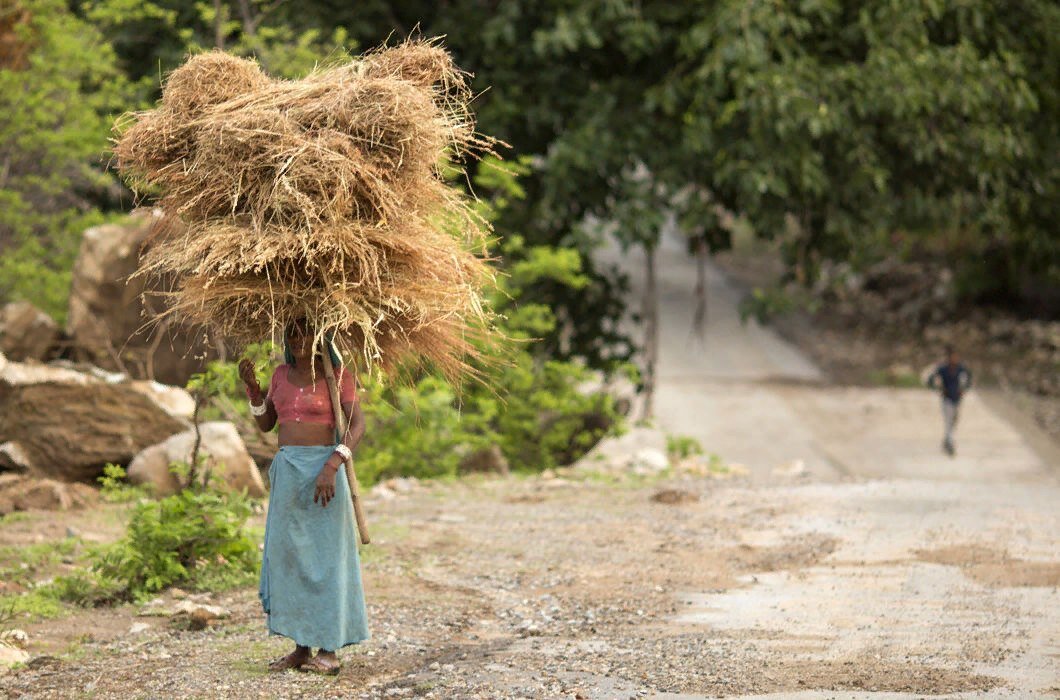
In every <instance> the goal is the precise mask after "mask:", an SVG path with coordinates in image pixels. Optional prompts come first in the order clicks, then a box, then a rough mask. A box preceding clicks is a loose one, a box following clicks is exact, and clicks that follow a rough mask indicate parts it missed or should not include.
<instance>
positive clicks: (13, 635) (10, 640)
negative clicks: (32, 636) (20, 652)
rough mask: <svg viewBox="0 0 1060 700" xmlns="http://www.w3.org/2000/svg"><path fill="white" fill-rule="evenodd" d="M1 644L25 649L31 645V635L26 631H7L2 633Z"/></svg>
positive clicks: (0, 633) (0, 634) (0, 635)
mask: <svg viewBox="0 0 1060 700" xmlns="http://www.w3.org/2000/svg"><path fill="white" fill-rule="evenodd" d="M0 644H6V645H7V646H10V647H15V648H17V649H25V648H26V646H27V645H28V644H29V635H28V634H26V631H25V630H20V629H17V628H15V629H7V630H3V631H2V632H0Z"/></svg>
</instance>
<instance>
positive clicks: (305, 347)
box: [287, 323, 313, 360]
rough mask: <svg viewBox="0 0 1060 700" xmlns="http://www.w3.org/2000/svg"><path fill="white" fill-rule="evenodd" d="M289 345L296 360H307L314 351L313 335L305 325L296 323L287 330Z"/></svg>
mask: <svg viewBox="0 0 1060 700" xmlns="http://www.w3.org/2000/svg"><path fill="white" fill-rule="evenodd" d="M287 347H288V348H290V350H291V354H292V355H294V358H295V360H305V359H308V358H309V356H310V355H311V354H312V352H313V336H312V335H310V334H309V333H307V332H306V329H305V326H304V325H302V324H300V323H296V324H294V325H293V326H291V328H290V330H288V331H287Z"/></svg>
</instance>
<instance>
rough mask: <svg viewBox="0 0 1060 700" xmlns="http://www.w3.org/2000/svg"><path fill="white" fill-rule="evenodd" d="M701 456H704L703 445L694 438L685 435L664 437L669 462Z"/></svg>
mask: <svg viewBox="0 0 1060 700" xmlns="http://www.w3.org/2000/svg"><path fill="white" fill-rule="evenodd" d="M701 454H704V451H703V445H702V444H700V442H699V440H696V439H695V438H694V437H689V436H687V435H667V436H666V456H667V457H669V458H670V461H671V462H677V461H680V460H682V459H688V458H689V457H692V456H695V455H701Z"/></svg>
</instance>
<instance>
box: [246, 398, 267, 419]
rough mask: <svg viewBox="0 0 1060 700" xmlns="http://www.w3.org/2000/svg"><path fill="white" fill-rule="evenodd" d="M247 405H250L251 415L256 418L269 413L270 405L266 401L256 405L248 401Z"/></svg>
mask: <svg viewBox="0 0 1060 700" xmlns="http://www.w3.org/2000/svg"><path fill="white" fill-rule="evenodd" d="M247 403H248V404H249V405H250V415H252V416H254V417H260V416H264V415H265V414H266V413H268V410H269V409H268V405H267V404H266V403H265V402H264V401H262V402H261V403H260V404H254V403H252V402H250V401H247Z"/></svg>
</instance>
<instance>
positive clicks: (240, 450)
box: [127, 421, 265, 498]
mask: <svg viewBox="0 0 1060 700" xmlns="http://www.w3.org/2000/svg"><path fill="white" fill-rule="evenodd" d="M199 432H200V435H201V438H202V442H201V444H200V445H199V453H200V455H202V456H205V457H206V463H205V466H206V467H207V468H208V469H210V470H211V472H212V473H213V474H216V475H218V476H220V477H222V481H223V483H224V484H225V485H227V487H228V488H230V489H232V490H234V491H242V490H244V489H245V490H246V491H247V493H248V494H250V495H251V496H254V497H257V498H260V497H262V496H264V495H265V484H264V483H263V482H262V480H261V473H260V472H259V471H258V466H257V464H255V463H254V459H253V458H252V457H251V456H250V454H249V453H248V452H247V448H246V446H245V445H244V444H243V440H242V438H240V437H239V431H238V430H236V427H235V425H233V424H232V423H228V422H226V421H213V422H209V423H203V424H201V425H200V426H199ZM194 444H195V431H194V430H186V431H184V432H181V433H177V434H176V435H173V436H171V437H169V438H168V439H166V440H165V441H163V442H160V443H158V444H156V445H151V446H150V447H147V448H146V449H144V450H142V451H141V452H140V453H139V454H137V455H136V457H135V458H134V459H133V461H132V462H131V463H130V464H129V469H128V471H127V473H128V475H129V481H131V482H132V483H134V484H141V485H147V486H150V487H151V489H152V492H153V493H154V495H156V496H168V495H170V494H173V493H176V492H177V491H179V490H180V488H181V486H182V484H181V482H180V480H179V479H178V478H177V476H176V475H175V474H174V473H173V472H172V470H171V469H170V465H171V464H173V463H174V462H181V463H184V464H187V463H188V462H190V461H191V451H192V448H193V446H194Z"/></svg>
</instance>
